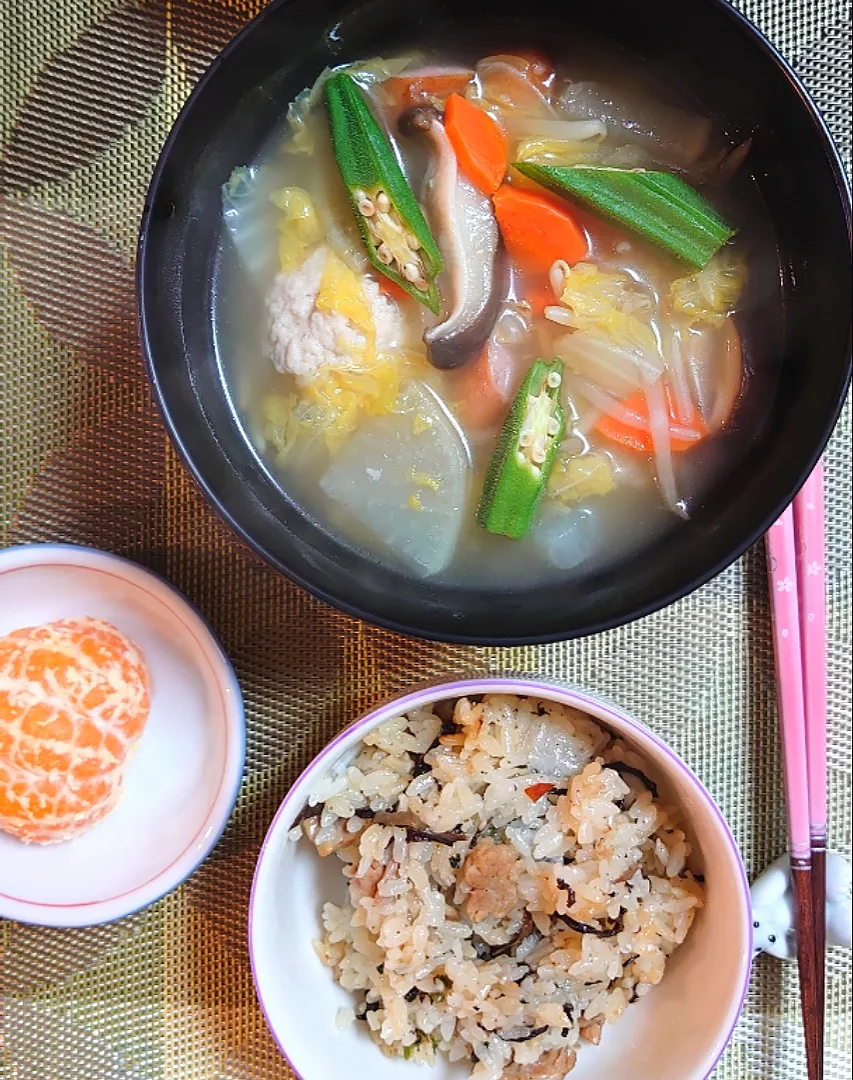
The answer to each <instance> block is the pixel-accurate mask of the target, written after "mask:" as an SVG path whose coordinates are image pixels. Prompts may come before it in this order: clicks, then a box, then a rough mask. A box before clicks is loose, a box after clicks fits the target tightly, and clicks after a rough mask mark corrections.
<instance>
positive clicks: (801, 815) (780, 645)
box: [766, 507, 811, 867]
mask: <svg viewBox="0 0 853 1080" xmlns="http://www.w3.org/2000/svg"><path fill="white" fill-rule="evenodd" d="M766 539H767V555H768V560H767V561H768V570H769V573H770V597H771V609H772V612H773V641H774V645H775V651H776V680H777V683H778V687H779V712H780V718H781V721H782V749H783V753H784V759H785V786H786V790H787V796H788V832H789V835H790V842H791V865H792V867H793V866H794V865H795V864H802V865H805V866H807V867H811V831H810V829H809V775H808V766H807V756H806V711H805V702H804V697H803V668H802V653H801V646H800V604H799V589H798V587H797V554H796V543H795V540H794V514H793V511H792V510H791V508H790V507H788V508H787V509H786V510H785V512H784V513H783V514H782V516H781V517H780V518H779V520H778V521H776V522H774V523H773V525H771V526H770V528H769V530H768V532H767V538H766Z"/></svg>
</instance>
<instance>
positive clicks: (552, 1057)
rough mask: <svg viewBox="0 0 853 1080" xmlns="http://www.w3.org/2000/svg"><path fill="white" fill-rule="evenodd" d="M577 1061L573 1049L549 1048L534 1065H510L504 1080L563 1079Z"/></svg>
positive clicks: (505, 1072)
mask: <svg viewBox="0 0 853 1080" xmlns="http://www.w3.org/2000/svg"><path fill="white" fill-rule="evenodd" d="M576 1063H577V1055H576V1054H575V1052H574V1050H566V1049H562V1050H556V1049H555V1050H549V1051H548V1053H547V1054H543V1055H542V1057H541V1058H540V1059H539V1061H537V1062H536V1063H535V1064H534V1065H510V1066H509V1068H507V1069H504V1074H503V1075H504V1080H565V1078H566V1077H567V1076H568V1075H569V1073H570V1072H571V1071H572V1069H573V1068H574V1067H575V1064H576Z"/></svg>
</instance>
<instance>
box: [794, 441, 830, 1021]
mask: <svg viewBox="0 0 853 1080" xmlns="http://www.w3.org/2000/svg"><path fill="white" fill-rule="evenodd" d="M824 531H825V530H824V506H823V466H822V465H821V463H820V462H818V464H817V465H816V466H815V469H814V471H813V472H812V474H811V476H810V477H809V478H808V480H807V481H806V482H805V484H804V485H803V488H802V490H801V491H800V493H799V494H798V495H797V497H796V499H795V500H794V532H795V536H796V541H797V571H798V575H797V576H798V580H799V586H800V648H801V650H802V668H803V701H804V704H805V715H806V758H807V762H808V783H809V831H810V834H811V852H812V890H813V898H814V906H815V920H816V921H815V937H816V943H815V956H816V959H817V971H816V973H815V974H816V979H817V992H818V995H819V998H818V1011H819V1014H820V1016H821V1017H822V1016H823V1012H824V1006H825V985H826V973H825V969H826V842H827V807H826V580H825V579H826V574H825V559H826V551H825V536H824Z"/></svg>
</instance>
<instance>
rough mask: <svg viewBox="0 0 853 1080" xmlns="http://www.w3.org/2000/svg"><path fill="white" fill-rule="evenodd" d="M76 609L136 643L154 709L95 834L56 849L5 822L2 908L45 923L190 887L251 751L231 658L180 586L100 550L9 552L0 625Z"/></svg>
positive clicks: (75, 919)
mask: <svg viewBox="0 0 853 1080" xmlns="http://www.w3.org/2000/svg"><path fill="white" fill-rule="evenodd" d="M76 616H91V617H93V618H98V619H106V620H107V621H108V622H111V623H113V624H114V625H115V626H117V627H118V628H119V629H120V630H122V631H124V633H126V634H127V635H128V636H129V637H130V638H132V640H133V641H135V642H136V643H137V644H138V645H139V647H140V649H141V650H142V653H143V655H144V656H145V659H146V661H147V663H148V666H149V669H150V672H151V679H152V695H151V715H150V718H149V720H148V724H147V726H146V728H145V731H144V733H143V736H142V738H141V740H140V742H139V744H138V748H137V750H136V753H135V754H134V756H133V758H132V760H131V761H130V762H129V763H128V766H127V772H126V774H125V783H124V794H123V795H122V797H121V800H120V801H119V804H118V806H117V807H116V808H115V810H113V811H112V813H110V814H109V815H108V816H107V817H106V818H104V819H103V821H101V822H99V823H98V824H97V825H95V826H94V827H93V828H92V829H90V830H89V832H87V833H85V834H84V835H82V836H80V837H78V838H77V839H75V840H69V841H67V842H65V843H62V844H53V845H48V846H42V845H38V844H24V843H22V842H21V841H19V840H16V839H15V838H14V837H11V836H9V835H6V834H4V833H2V832H0V916H2V917H5V918H8V919H17V920H20V921H22V922H31V923H40V924H42V925H45V926H89V925H91V924H93V923H101V922H110V921H112V920H113V919H119V918H121V917H123V916H125V915H129V914H130V913H131V912H133V911H137V910H139V908H142V907H145V906H146V905H148V904H151V903H153V901H155V900H157V899H159V898H160V897H161V896H163V895H165V894H166V893H168V892H170V891H171V890H172V889H174V888H176V887H177V886H178V885H180V883H181V882H182V881H184V879H185V878H187V877H188V876H189V875H190V874H191V873H192V872H193V871H194V870H195V869H196V868H197V867H198V866H199V864H200V863H201V862H202V861H203V860H204V859H205V858H206V857H207V855H208V854H209V853H210V851H211V850H212V848H213V847H214V846H215V844H216V842H217V840H218V839H219V837H220V835H221V834H222V830H223V829H224V827H225V824H226V822H227V820H228V818H229V816H230V814H231V810H232V809H233V806H234V803H235V801H236V798H237V792H238V789H239V786H240V779H241V777H242V773H243V761H244V756H245V745H246V735H245V721H244V715H243V701H242V696H241V694H240V687H239V685H238V683H237V679H236V677H235V675H234V671H233V669H232V667H231V664H230V662H229V661H228V658H227V657H226V656H225V654H224V653H223V651H222V649H221V648H220V646H219V645H218V643H217V642H216V640H215V639H214V637H213V635H212V633H211V631H210V629H209V628H208V626H207V624H206V623H205V621H204V620H203V619H202V617H201V616H200V615H199V614H198V613H197V612H196V611H195V609H194V608H193V607H192V606H191V605H190V603H189V602H188V601H187V600H186V599H185V598H184V597H183V596H182V595H181V594H180V593H178V592H177V591H176V590H175V589H174V588H173V587H172V586H171V585H169V584H168V583H167V582H165V581H163V580H162V579H160V578H158V577H156V576H155V575H153V574H151V573H149V572H148V571H147V570H144V569H142V567H140V566H137V565H136V564H135V563H132V562H128V561H127V560H126V559H122V558H119V557H118V556H116V555H109V554H107V553H105V552H102V551H96V550H94V549H92V548H83V547H74V546H71V545H59V544H38V545H34V546H30V547H16V548H7V549H5V550H0V636H2V635H4V634H7V633H9V632H10V631H12V630H15V629H17V628H19V627H24V626H34V625H38V624H40V623H44V622H50V621H52V620H54V619H64V618H71V617H76Z"/></svg>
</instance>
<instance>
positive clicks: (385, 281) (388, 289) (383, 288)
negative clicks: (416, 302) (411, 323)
mask: <svg viewBox="0 0 853 1080" xmlns="http://www.w3.org/2000/svg"><path fill="white" fill-rule="evenodd" d="M376 284H377V285H378V286H379V291H380V292H384V293H385V295H386V296H389V297H390V298H391V299H392V300H396V301H397V303H398V304H400V303H402V302H403V300H411V299H412V297H411V296H410V295H409V293H407V292H406V290H405V289H404V288H403V286H402V285H398V284H397V282H396V281H392V280H391V278H388V277H385V275H384V274H382V275H381V277H380V278H379V279H378V281H377V283H376Z"/></svg>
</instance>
